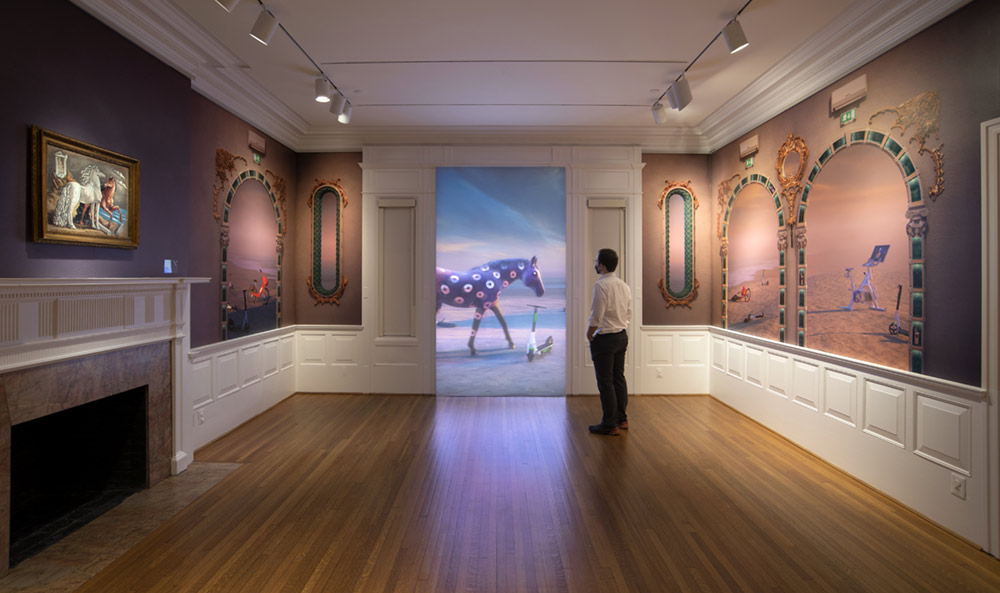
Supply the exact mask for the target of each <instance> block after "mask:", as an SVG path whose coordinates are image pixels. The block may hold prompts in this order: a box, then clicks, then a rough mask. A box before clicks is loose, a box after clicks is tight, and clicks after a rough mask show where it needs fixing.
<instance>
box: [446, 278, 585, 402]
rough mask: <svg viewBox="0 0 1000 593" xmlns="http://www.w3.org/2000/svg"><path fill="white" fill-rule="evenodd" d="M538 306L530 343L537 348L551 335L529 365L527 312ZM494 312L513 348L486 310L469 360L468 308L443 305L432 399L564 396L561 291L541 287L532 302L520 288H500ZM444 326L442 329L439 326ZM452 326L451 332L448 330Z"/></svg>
mask: <svg viewBox="0 0 1000 593" xmlns="http://www.w3.org/2000/svg"><path fill="white" fill-rule="evenodd" d="M529 305H541V306H543V307H545V309H540V310H539V311H538V324H537V326H536V330H535V341H536V343H537V344H538V345H541V344H542V343H543V342H544V341H545V339H546V338H548V337H549V336H552V340H553V344H554V345H553V347H552V349H551V351H550V352H548V353H547V354H544V355H542V356H537V357H535V358H534V359H532V360H531V361H530V362H529V361H528V357H527V353H526V352H527V345H528V339H529V337H530V335H531V320H532V312H533V309H532V308H531V307H530V306H529ZM500 310H501V311H502V312H503V316H504V319H506V320H507V327H508V329H509V330H510V337H511V339H513V340H514V348H513V349H511V348H509V347H508V345H507V339H506V338H505V337H504V334H503V328H501V327H500V323H499V321H497V319H496V317H495V316H494V315H493V313H492V312H489V311H487V313H486V315H485V317H484V318H483V321H482V323H480V325H479V332H478V334H477V335H476V350H478V353H477V354H476V355H475V356H471V355H470V354H469V347H468V342H469V332H470V330H471V329H472V320H473V314H474V313H475V310H474V309H460V308H457V307H449V306H444V307H441V311H439V312H438V315H437V322H438V323H439V325H438V326H437V327H436V331H437V394H438V395H537V396H563V395H566V294H565V290H564V289H562V288H559V289H553V288H547V290H546V292H545V295H544V296H542V297H536V296H535V295H534V293H533V292H532V291H531V290H528V289H525V288H524V287H522V286H511V287H508V288H507V289H505V290H504V291H503V293H502V295H501V298H500ZM442 325H445V327H442ZM452 325H454V327H451V326H452Z"/></svg>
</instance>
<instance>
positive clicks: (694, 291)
mask: <svg viewBox="0 0 1000 593" xmlns="http://www.w3.org/2000/svg"><path fill="white" fill-rule="evenodd" d="M664 183H665V184H666V187H665V188H663V192H661V193H660V199H659V200H658V201H657V202H656V206H657V207H658V208H659V209H660V210H663V245H664V265H663V278H661V279H660V280H659V281H657V283H656V285H657V286H659V287H660V294H661V295H663V300H664V301H665V306H667V307H677V306H681V307H689V308H690V307H691V301H693V300H694V299H695V298H697V297H698V279H697V278H695V277H694V271H695V266H694V211H695V210H697V209H698V198H697V197H696V196H695V195H694V191H693V190H692V189H691V181H690V180H688V181H687V182H685V183H672V182H671V181H670V180H669V179H668V180H666V181H664Z"/></svg>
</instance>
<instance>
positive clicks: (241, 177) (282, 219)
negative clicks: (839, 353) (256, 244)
mask: <svg viewBox="0 0 1000 593" xmlns="http://www.w3.org/2000/svg"><path fill="white" fill-rule="evenodd" d="M238 161H239V162H241V163H242V165H241V166H239V167H238V166H237V162H238ZM241 169H242V170H241ZM230 179H231V180H232V181H231V182H230ZM247 181H252V182H259V183H260V184H261V185H262V186H263V188H264V191H265V192H266V193H267V195H268V197H269V198H270V201H271V206H272V207H273V209H274V216H275V222H276V223H277V226H276V232H275V235H274V239H273V240H274V254H275V259H274V262H275V268H274V274H273V276H274V277H273V278H269V277H268V275H267V273H265V272H262V274H261V280H260V283H259V284H257V283H256V281H255V282H254V284H252V285H251V287H250V288H249V289H246V292H249V294H250V298H251V299H256V301H257V303H259V304H261V305H266V306H267V307H268V308H270V307H272V306H273V310H274V315H275V327H280V326H281V265H282V257H283V255H284V237H285V231H286V220H287V215H286V211H285V191H286V185H285V180H284V178H283V177H281V176H279V175H276V174H275V173H273V172H271V171H269V170H264V171H260V170H258V169H253V168H249V163H248V162H247V160H246V159H244V158H243V157H241V156H238V155H234V154H232V153H230V152H228V151H226V150H225V149H222V148H219V149H217V150H216V154H215V186H214V188H213V189H214V192H213V203H212V212H213V214H214V216H215V220H216V221H217V222H219V223H220V224H221V229H220V231H219V244H220V248H221V251H222V257H221V260H220V261H221V267H222V269H221V274H220V280H221V281H220V284H221V291H220V293H221V299H222V300H221V307H220V314H221V323H220V335H221V338H222V339H223V340H226V339H228V338H229V337H230V329H235V326H237V325H239V326H240V328H241V329H243V330H246V331H245V332H244V333H254V331H255V330H254V329H253V327H251V326H250V324H249V323H248V318H249V308H250V307H249V304H250V301H249V300H248V299H246V298H244V299H242V300H243V301H244V302H243V303H242V306H243V308H242V309H240V302H239V299H237V301H236V302H235V304H234V301H231V300H230V299H231V298H232V297H234V296H235V295H233V294H231V291H233V290H242V289H236V287H235V286H234V285H233V282H232V278H231V270H230V255H231V254H230V253H229V247H230V231H231V229H230V211H231V209H232V206H233V199H234V198H235V197H236V195H237V191H238V190H239V189H240V186H241V185H243V184H244V183H246V182H247ZM227 185H228V186H229V192H228V193H227V194H226V197H225V198H224V199H223V201H222V209H221V211H220V208H219V194H220V193H221V191H222V190H223V189H224V188H225V187H226V186H227ZM271 282H273V283H274V287H273V289H272V288H270V287H269V284H270V283H271Z"/></svg>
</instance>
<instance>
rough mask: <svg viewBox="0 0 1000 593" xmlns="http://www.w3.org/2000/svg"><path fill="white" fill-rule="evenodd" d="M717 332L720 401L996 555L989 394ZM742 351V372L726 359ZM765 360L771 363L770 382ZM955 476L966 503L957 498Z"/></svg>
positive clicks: (713, 369) (715, 386)
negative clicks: (761, 368) (762, 367)
mask: <svg viewBox="0 0 1000 593" xmlns="http://www.w3.org/2000/svg"><path fill="white" fill-rule="evenodd" d="M709 334H710V335H709V340H710V343H711V352H712V364H711V365H710V366H709V374H710V379H709V387H710V393H711V395H712V396H713V397H715V398H717V399H719V400H720V401H722V402H723V403H725V404H727V405H729V406H731V407H733V408H735V409H736V410H737V411H739V412H741V413H743V414H746V415H747V416H748V417H750V418H752V419H753V420H755V421H757V422H760V423H761V424H763V425H764V426H767V427H768V428H770V429H772V430H774V431H776V432H777V433H779V434H781V435H782V436H784V437H785V438H787V439H789V440H791V441H792V442H795V443H796V444H798V445H799V446H801V447H803V448H805V449H806V450H808V451H810V452H812V453H814V454H816V455H818V456H819V457H821V458H823V459H824V460H826V461H828V462H830V463H831V464H833V465H835V466H837V467H839V468H841V469H843V470H844V471H846V472H847V473H849V474H851V475H853V476H855V477H856V478H857V479H859V480H862V481H864V482H867V483H868V484H870V485H871V486H873V487H874V488H877V489H879V490H881V491H882V492H884V493H886V494H887V495H889V496H891V497H893V498H895V499H897V500H899V501H900V502H902V503H903V504H905V505H907V506H909V507H910V508H912V509H914V510H915V511H917V512H918V513H921V514H923V515H925V516H927V517H929V518H930V519H931V520H933V521H935V522H937V523H939V524H941V525H943V526H944V527H946V528H947V529H950V530H952V531H954V532H955V533H958V534H959V535H961V536H962V537H965V538H966V539H968V540H970V541H973V542H976V543H977V544H979V545H981V546H983V547H984V548H987V546H988V545H989V541H990V537H991V531H990V529H989V521H988V520H987V519H986V518H987V516H988V509H989V507H990V504H991V503H990V500H991V490H990V488H989V483H990V476H989V472H988V467H989V463H990V462H989V428H988V424H989V417H990V414H991V406H990V404H989V402H988V400H987V398H986V392H985V390H983V389H980V388H978V387H974V386H969V385H961V384H957V383H953V382H950V381H946V380H942V379H935V378H933V377H928V376H926V375H920V374H916V373H910V372H907V371H901V370H897V369H890V368H887V367H881V366H877V365H870V364H867V363H862V362H859V361H856V360H852V359H847V358H843V357H838V356H835V355H830V354H828V353H823V352H818V351H814V350H807V349H805V348H800V347H798V346H795V345H793V344H785V343H781V342H776V341H772V340H767V339H764V338H758V337H755V336H749V335H746V334H741V333H739V332H734V331H730V330H725V329H721V328H717V327H711V328H709ZM740 352H742V353H743V359H744V360H745V361H746V362H745V367H744V368H745V372H744V373H743V374H742V375H740V374H739V373H733V372H731V369H732V368H733V367H734V363H733V362H732V361H730V360H727V356H728V357H730V358H731V357H733V356H734V353H740ZM757 352H760V354H758V353H757ZM756 358H762V359H763V360H765V361H766V364H765V366H766V371H765V372H764V375H765V377H764V378H763V379H764V380H763V381H762V380H761V377H760V376H759V373H758V371H757V364H756V362H751V361H753V360H755V359H756ZM762 383H763V385H766V387H763V386H762ZM775 395H777V396H778V397H774V396H775ZM817 412H821V413H817ZM956 476H958V477H960V478H961V479H963V480H965V486H966V498H965V499H960V498H957V497H955V496H953V495H952V494H951V483H952V480H953V479H954V478H955V477H956ZM992 496H995V494H993V495H992Z"/></svg>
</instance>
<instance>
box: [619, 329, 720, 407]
mask: <svg viewBox="0 0 1000 593" xmlns="http://www.w3.org/2000/svg"><path fill="white" fill-rule="evenodd" d="M633 334H634V332H633ZM638 335H639V342H638V344H637V346H638V347H637V348H635V349H632V348H630V349H629V352H630V353H631V352H638V353H639V368H637V369H636V372H637V373H638V384H637V385H632V384H629V388H630V389H632V390H633V391H636V392H637V393H643V394H649V395H676V394H700V393H708V330H707V328H705V329H697V328H695V327H691V326H687V327H678V328H671V327H662V326H661V327H655V328H654V327H641V328H639V331H638ZM626 362H628V361H626Z"/></svg>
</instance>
